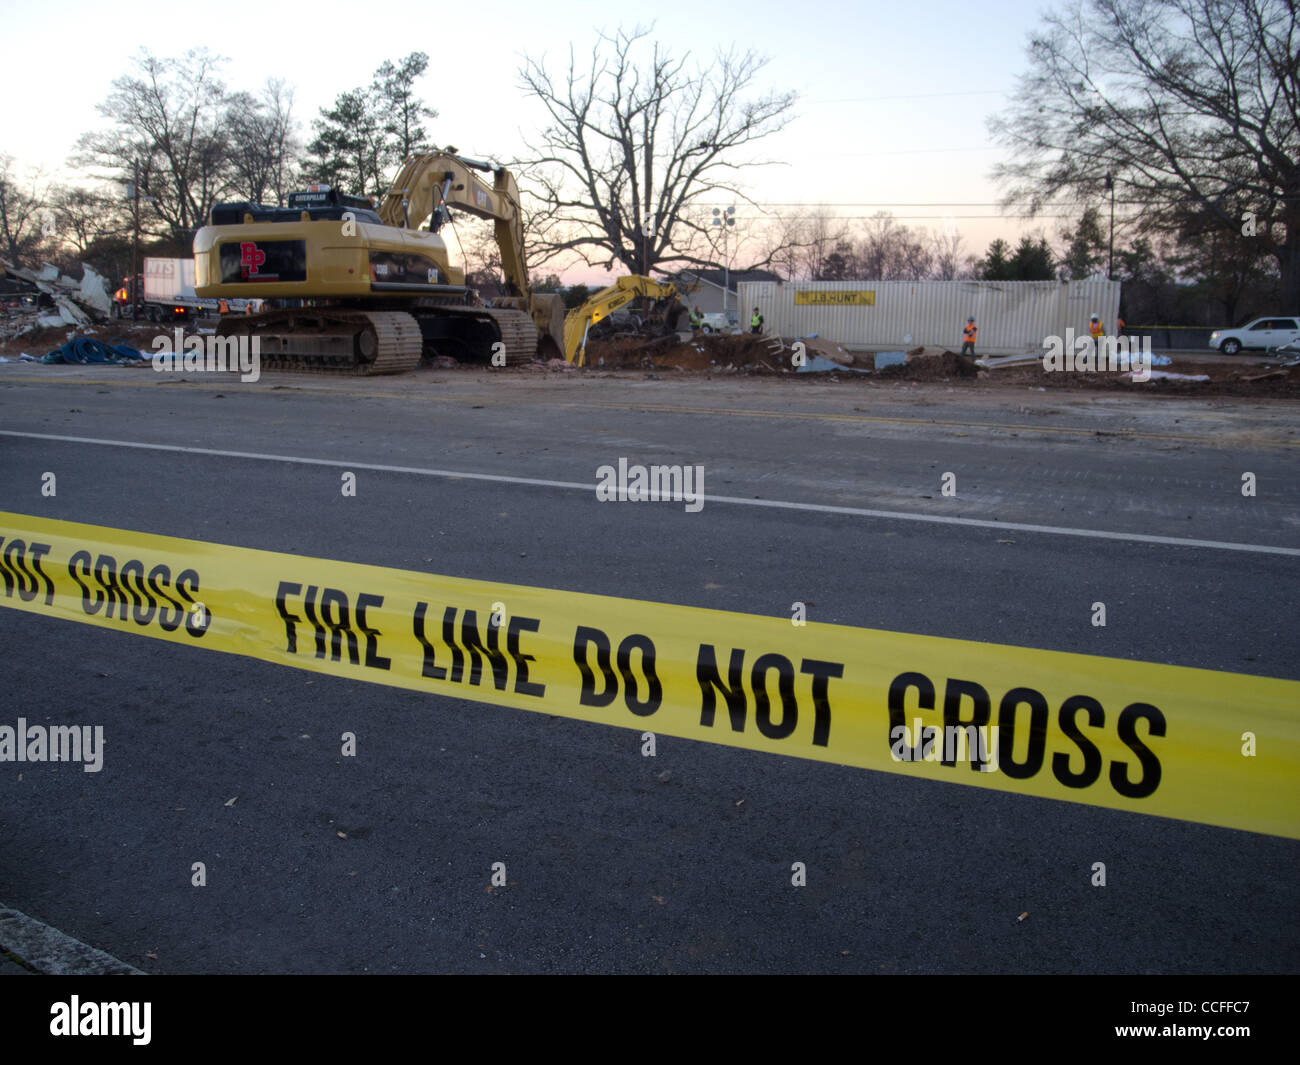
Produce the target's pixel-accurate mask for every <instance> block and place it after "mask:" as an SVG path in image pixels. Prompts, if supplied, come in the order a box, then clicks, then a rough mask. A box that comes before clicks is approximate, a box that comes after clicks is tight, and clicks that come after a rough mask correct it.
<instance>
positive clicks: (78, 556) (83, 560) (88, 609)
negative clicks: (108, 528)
mask: <svg viewBox="0 0 1300 1065" xmlns="http://www.w3.org/2000/svg"><path fill="white" fill-rule="evenodd" d="M78 565H80V566H81V567H82V572H83V573H84V574H85V576H86V579H87V580H89V579H90V552H89V551H77V552H75V553H74V554H73V556H72V557H71V558H70V559H68V576H69V577H71V578H72V579H73V580H74V581H76V582H77V587H78V588H80V589H81V609H82V610H83V611H84V612H85V613H87V614H98V613H99V610H100V607H102V606H103V605H104V593H103V592H101V591H100V590H99V589H98V588H96V589H95V601H94V602H93V603H92V602H91V600H90V589H89V588H88V587H87V586H86V585H85V584H83V583H82V582H81V578H80V577H78V576H77V566H78Z"/></svg>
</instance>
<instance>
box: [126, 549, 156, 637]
mask: <svg viewBox="0 0 1300 1065" xmlns="http://www.w3.org/2000/svg"><path fill="white" fill-rule="evenodd" d="M118 572H119V574H120V575H121V577H122V587H123V588H125V589H126V590H127V591H128V592H129V593H130V595H131V620H132V621H134V622H135V623H136V624H137V625H148V624H149V622H151V621H153V616H154V612H155V611H156V610H157V608H158V604H157V603H155V602H154V601H153V596H152V595H150V594H149V590H148V589H147V588H146V587H145V584H144V563H143V562H141V561H140V560H139V559H138V558H132V559H128V560H127V561H126V562H125V563H123V564H122V568H121V569H120V570H119V571H118ZM130 578H134V580H135V584H134V585H132V583H131V580H130ZM146 606H147V607H148V609H145V607H146Z"/></svg>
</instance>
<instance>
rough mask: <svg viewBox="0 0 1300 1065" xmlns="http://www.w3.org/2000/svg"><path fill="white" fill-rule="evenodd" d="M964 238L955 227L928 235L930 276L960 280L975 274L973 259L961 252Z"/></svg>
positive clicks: (943, 279) (942, 279) (940, 279)
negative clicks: (930, 264)
mask: <svg viewBox="0 0 1300 1065" xmlns="http://www.w3.org/2000/svg"><path fill="white" fill-rule="evenodd" d="M963 243H964V240H963V238H962V235H961V234H960V233H958V232H957V231H956V230H955V229H949V230H940V231H939V232H937V233H932V234H931V235H930V243H929V251H930V261H931V263H932V264H933V265H932V267H931V270H930V277H931V278H933V279H934V280H935V281H961V280H964V279H966V278H970V277H974V276H975V262H974V259H973V258H972V257H971V256H969V255H966V254H964V253H963V252H962V244H963Z"/></svg>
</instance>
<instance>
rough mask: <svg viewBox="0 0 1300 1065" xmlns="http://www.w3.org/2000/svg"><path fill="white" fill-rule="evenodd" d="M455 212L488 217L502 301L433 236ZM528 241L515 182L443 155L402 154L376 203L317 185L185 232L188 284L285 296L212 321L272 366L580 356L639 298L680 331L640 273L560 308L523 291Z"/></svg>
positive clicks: (668, 301) (244, 294)
mask: <svg viewBox="0 0 1300 1065" xmlns="http://www.w3.org/2000/svg"><path fill="white" fill-rule="evenodd" d="M476 171H477V173H476ZM479 173H486V174H490V175H491V176H492V181H491V183H490V184H489V183H488V182H487V181H486V180H484V179H483V178H481V177H480V176H479ZM451 207H456V208H458V209H460V210H463V211H466V212H467V213H469V214H471V215H475V216H477V217H479V218H485V219H491V220H492V221H493V222H494V235H495V238H496V242H497V245H498V247H499V248H500V251H501V265H502V271H503V273H504V275H505V281H506V285H507V289H508V291H509V295H508V296H505V297H502V298H498V299H494V300H492V301H491V304H490V305H488V304H486V303H484V301H483V300H482V299H480V298H479V296H478V294H477V293H476V292H475V291H474V290H473V289H472V288H470V287H468V286H467V285H466V284H465V276H464V272H463V271H462V270H460V269H457V268H456V267H454V266H452V265H451V263H450V261H449V257H448V254H447V246H446V243H445V242H444V241H443V239H442V237H441V236H439V233H438V231H439V230H440V229H441V228H442V226H444V225H445V224H447V223H448V222H449V221H451V213H450V208H451ZM426 220H427V228H424V227H425V225H426ZM523 247H524V234H523V222H522V215H521V212H520V209H519V191H518V187H517V185H516V183H515V179H514V176H513V175H512V174H511V173H510V172H509V171H508V170H506V169H505V168H503V167H493V166H491V165H490V164H488V163H484V162H480V161H478V160H475V159H467V158H464V157H462V156H459V155H457V154H456V153H455V149H448V150H446V151H442V152H434V153H431V154H425V155H418V156H414V157H413V158H411V159H409V160H408V161H407V162H406V163H405V164H404V165H403V167H402V168H401V170H400V172H399V173H398V175H397V178H396V179H395V180H394V182H393V186H392V188H390V189H389V191H388V192H387V194H386V195H385V196H384V197H383V199H382V201H381V202H380V204H379V206H378V208H377V209H376V208H374V207H373V206H372V204H371V202H370V201H369V200H367V199H363V198H361V197H355V196H347V195H344V194H343V193H341V192H340V191H339V190H338V189H335V188H330V187H329V186H326V185H316V186H312V187H310V188H309V189H307V190H306V191H304V192H296V193H293V194H292V195H290V197H289V201H288V204H287V206H285V207H268V206H264V205H262V204H258V203H248V202H239V203H222V204H217V205H216V206H214V207H213V208H212V213H211V216H210V224H209V225H207V226H204V227H203V228H202V229H200V230H199V231H198V232H197V233H196V234H195V237H194V261H195V292H196V293H197V294H198V295H199V296H201V297H216V298H225V299H232V298H233V299H249V298H253V299H262V300H267V301H271V303H272V304H274V303H279V304H280V306H278V307H274V309H269V310H264V311H263V312H262V313H260V314H255V315H247V316H239V317H228V318H223V319H222V320H221V322H220V324H219V325H218V333H219V334H220V335H224V336H239V335H243V336H248V337H250V339H251V338H256V339H257V340H258V350H259V352H260V354H261V359H262V366H263V368H264V369H267V370H310V371H321V372H341V373H356V374H385V373H401V372H403V371H405V370H410V369H413V368H414V367H415V366H416V365H418V364H419V361H420V358H421V356H422V354H431V355H432V354H442V355H452V356H454V357H456V358H458V359H466V360H484V361H486V360H487V359H489V358H491V357H492V356H493V355H494V354H497V355H500V354H504V362H505V364H506V365H516V364H519V363H522V362H527V361H529V360H531V359H533V358H536V357H538V356H541V357H548V356H551V357H559V356H562V357H563V358H565V359H567V360H568V361H570V362H575V361H576V362H578V363H579V364H581V363H582V361H583V358H584V354H585V347H586V337H587V333H588V330H589V329H590V327H591V326H592V325H593V324H595V323H596V322H599V321H600V320H601V319H603V318H604V317H605V316H607V315H608V314H609V313H610V312H612V311H613V310H615V309H617V308H619V307H621V306H624V305H625V304H627V303H628V302H630V301H631V300H632V299H634V298H636V297H637V296H646V297H650V298H652V299H654V300H656V301H659V304H660V306H661V309H662V311H663V313H662V316H661V319H660V320H661V322H662V323H663V327H664V329H665V331H667V330H671V329H673V328H675V326H676V321H677V318H678V317H679V316H680V314H681V312H682V310H683V308H682V306H681V304H680V302H679V301H678V300H677V298H676V289H675V288H674V287H673V286H672V284H671V283H668V282H660V281H654V280H652V279H650V278H645V277H637V276H632V277H623V278H619V279H618V281H617V282H616V283H615V284H613V285H611V286H609V288H606V289H604V290H602V291H601V292H599V293H597V294H596V295H595V296H593V297H592V298H591V299H589V300H588V301H587V302H586V303H585V304H583V306H581V307H579V308H577V309H575V310H573V311H570V312H569V313H568V314H567V315H566V313H565V310H564V304H563V300H562V299H561V297H560V296H559V295H556V294H552V293H539V292H533V291H532V290H531V288H530V287H529V284H528V274H527V270H526V269H525V266H524V255H523ZM497 345H502V346H501V347H498V346H497Z"/></svg>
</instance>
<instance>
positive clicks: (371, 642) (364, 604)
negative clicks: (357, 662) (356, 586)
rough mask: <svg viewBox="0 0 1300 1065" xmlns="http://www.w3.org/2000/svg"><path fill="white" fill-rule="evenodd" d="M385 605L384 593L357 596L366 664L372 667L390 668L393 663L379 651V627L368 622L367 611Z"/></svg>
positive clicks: (358, 623)
mask: <svg viewBox="0 0 1300 1065" xmlns="http://www.w3.org/2000/svg"><path fill="white" fill-rule="evenodd" d="M383 605H384V597H383V596H382V595H373V594H371V593H370V592H362V593H361V594H360V595H359V596H357V628H359V629H360V630H361V631H362V632H363V633H364V634H365V637H366V665H367V666H368V667H369V668H370V669H388V668H389V667H390V666H391V665H392V664H393V660H392V659H391V658H385V657H384V656H383V655H381V654H380V653H379V637H380V636H382V635H383V633H382V632H380V631H379V630H378V629H372V628H371V627H370V626H369V625H368V624H367V623H366V611H367V610H369V609H370V608H371V607H375V608H376V609H378V608H379V607H382V606H383ZM421 629H423V619H421Z"/></svg>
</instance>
